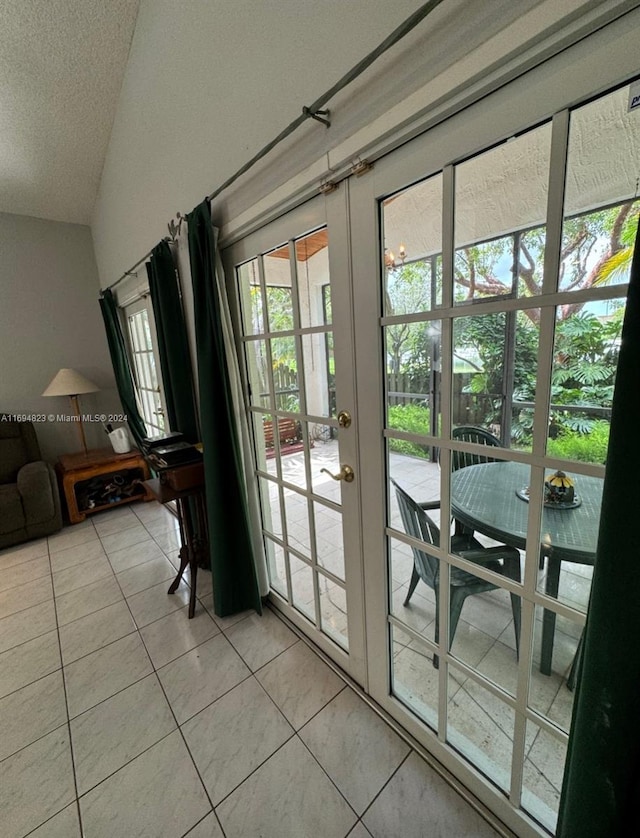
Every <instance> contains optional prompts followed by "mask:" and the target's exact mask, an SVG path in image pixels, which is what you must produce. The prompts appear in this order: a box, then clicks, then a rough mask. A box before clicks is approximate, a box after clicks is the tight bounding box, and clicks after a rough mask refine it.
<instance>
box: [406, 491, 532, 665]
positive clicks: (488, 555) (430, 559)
mask: <svg viewBox="0 0 640 838" xmlns="http://www.w3.org/2000/svg"><path fill="white" fill-rule="evenodd" d="M391 482H392V483H393V485H394V486H395V490H396V496H397V498H398V505H399V507H400V515H401V516H402V523H403V524H404V528H405V531H406V533H407V535H410V536H411V537H412V538H417V539H419V540H420V541H424V542H425V543H426V544H432V545H433V546H434V547H439V546H440V530H439V529H438V527H437V526H436V525H435V524H434V522H433V521H432V520H431V518H430V517H429V516H428V515H427V513H426V511H425V510H426V509H439V508H440V501H434V502H432V503H420V504H419V503H417V502H416V501H415V500H414V499H413V498H412V497H411V496H410V495H408V494H407V493H406V492H405V491H404V489H402V488H401V487H400V486H398V484H397V483H396V482H395V480H393V479H391ZM411 549H412V551H413V573H412V574H411V582H410V584H409V591H408V592H407V596H406V598H405V601H404V603H403V605H408V604H409V600H410V599H411V596H412V594H413V592H414V591H415V589H416V585H417V584H418V582H419V580H420V579H422V581H423V582H424V583H425V584H426V585H428V586H429V587H430V588H432V589H433V590H434V591H435V595H436V628H435V642H436V643H437V642H438V637H439V605H440V597H439V596H438V589H439V586H440V562H439V560H438V559H437V558H436V557H435V556H432V555H429V553H427V552H425V551H424V550H420V549H418V548H417V547H412V548H411ZM451 551H452V552H453V553H457V554H458V555H459V556H462V557H463V558H464V559H467V561H471V562H475V563H476V564H479V565H482V566H483V567H486V568H488V569H489V570H493V571H495V572H496V573H500V574H501V575H502V576H506V577H508V578H509V579H513V580H514V581H515V582H520V554H519V553H518V551H517V550H516V549H515V548H514V547H507V546H506V545H502V544H501V545H499V546H498V547H483V546H482V544H480V542H479V541H476V539H475V538H473V536H469V535H462V536H457V535H454V536H452V537H451ZM496 588H498V585H494V584H493V582H486V581H485V580H484V579H480V578H479V577H477V576H474V575H473V574H472V573H469V572H467V571H466V570H461V569H460V568H458V567H453V566H452V567H451V591H450V594H449V597H450V612H449V647H451V645H452V643H453V638H454V635H455V632H456V627H457V625H458V620H459V619H460V614H461V612H462V606H463V605H464V602H465V600H466V598H467V597H468V596H471V595H472V594H482V593H484V592H485V591H493V590H495V589H496ZM511 608H512V611H513V623H514V628H515V635H516V655H517V654H518V650H519V647H520V614H521V608H520V597H519V596H517V595H516V594H511ZM433 665H434V666H435V667H436V668H437V667H438V666H439V661H438V656H437V655H434V657H433Z"/></svg>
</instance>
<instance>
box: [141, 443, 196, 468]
mask: <svg viewBox="0 0 640 838" xmlns="http://www.w3.org/2000/svg"><path fill="white" fill-rule="evenodd" d="M146 458H147V460H148V462H149V464H150V465H151V467H152V468H154V469H164V468H175V467H176V466H182V465H187V464H189V463H199V462H202V453H201V452H200V451H199V450H198V449H197V448H196V447H195V445H191V443H189V442H176V443H174V444H173V445H165V446H159V447H158V448H153V449H151V450H150V451H148V452H147V454H146Z"/></svg>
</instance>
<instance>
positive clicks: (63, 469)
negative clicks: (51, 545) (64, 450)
mask: <svg viewBox="0 0 640 838" xmlns="http://www.w3.org/2000/svg"><path fill="white" fill-rule="evenodd" d="M56 471H57V473H58V477H59V479H60V482H61V484H62V491H63V494H64V497H65V500H66V502H67V510H68V512H69V521H70V522H71V523H72V524H79V523H80V522H81V521H84V520H85V518H86V517H87V515H90V514H91V513H93V512H100V511H101V510H103V509H111V508H112V507H114V506H120V505H121V504H124V503H132V502H133V501H136V500H153V495H152V494H151V493H150V492H149V491H148V490H147V487H146V486H145V485H144V481H145V480H148V478H149V467H148V466H147V463H146V461H145V459H144V457H143V456H142V454H141V453H140V452H139V451H138V450H137V449H134V450H133V451H129V452H128V453H127V454H116V453H115V452H114V451H113V449H112V448H97V449H93V450H91V451H89V452H88V453H87V454H84V453H80V454H62V455H61V456H60V458H59V459H58V462H57V463H56Z"/></svg>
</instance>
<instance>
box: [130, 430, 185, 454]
mask: <svg viewBox="0 0 640 838" xmlns="http://www.w3.org/2000/svg"><path fill="white" fill-rule="evenodd" d="M176 442H184V434H181V433H180V432H179V431H169V432H168V433H166V434H161V435H160V436H146V437H144V438H143V439H142V440H141V441H140V447H141V448H142V451H143V453H144V454H148V453H149V451H152V450H153V449H154V448H166V446H167V445H175V443H176Z"/></svg>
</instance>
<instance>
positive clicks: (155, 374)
mask: <svg viewBox="0 0 640 838" xmlns="http://www.w3.org/2000/svg"><path fill="white" fill-rule="evenodd" d="M124 317H125V322H126V327H127V328H126V333H127V337H128V340H129V352H130V356H131V367H132V369H133V375H134V379H135V385H136V389H137V396H138V402H139V407H140V412H141V414H142V418H143V419H144V421H145V424H146V426H147V430H148V432H149V434H150V435H151V436H156V435H158V434H162V433H164V432H165V431H166V430H167V427H166V423H165V404H164V393H163V391H162V376H161V372H160V362H159V359H158V355H157V347H158V344H157V339H156V333H155V327H154V322H153V312H152V309H151V301H150V299H149V298H148V297H143V298H142V299H140V300H136V302H134V303H131V304H130V305H128V306H126V307H125V309H124Z"/></svg>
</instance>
